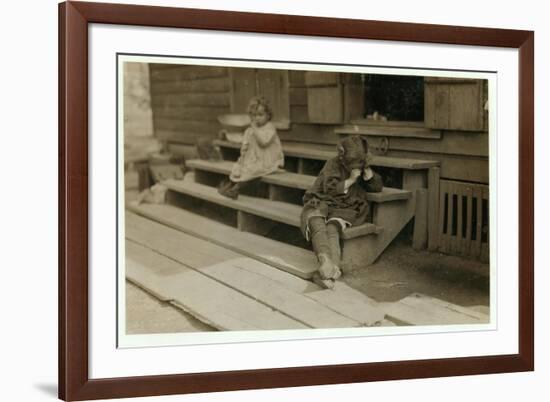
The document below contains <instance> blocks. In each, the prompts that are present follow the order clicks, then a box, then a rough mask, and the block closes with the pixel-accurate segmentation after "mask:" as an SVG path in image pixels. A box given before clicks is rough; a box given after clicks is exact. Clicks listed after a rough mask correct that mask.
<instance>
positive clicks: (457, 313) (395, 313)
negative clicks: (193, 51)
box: [381, 293, 489, 325]
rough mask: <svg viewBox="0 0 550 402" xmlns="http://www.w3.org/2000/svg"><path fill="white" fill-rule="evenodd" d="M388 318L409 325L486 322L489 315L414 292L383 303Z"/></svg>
mask: <svg viewBox="0 0 550 402" xmlns="http://www.w3.org/2000/svg"><path fill="white" fill-rule="evenodd" d="M381 304H382V306H383V307H382V308H383V309H384V311H385V312H386V314H387V316H388V318H389V319H390V320H393V321H395V322H398V323H403V324H409V325H461V324H486V323H488V322H489V316H487V315H485V314H483V313H480V312H478V311H475V310H472V309H469V308H466V307H462V306H458V305H456V304H452V303H448V302H445V301H443V300H439V299H435V298H433V297H429V296H425V295H421V294H418V293H414V294H412V295H410V296H407V297H405V298H403V299H401V300H399V301H397V302H394V303H381Z"/></svg>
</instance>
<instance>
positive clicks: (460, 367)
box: [59, 2, 534, 400]
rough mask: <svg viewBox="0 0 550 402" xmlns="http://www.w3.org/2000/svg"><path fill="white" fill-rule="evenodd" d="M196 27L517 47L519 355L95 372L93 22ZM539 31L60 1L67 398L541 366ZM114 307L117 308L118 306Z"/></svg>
mask: <svg viewBox="0 0 550 402" xmlns="http://www.w3.org/2000/svg"><path fill="white" fill-rule="evenodd" d="M91 23H100V24H120V25H136V26H153V27H172V28H195V29H207V30H225V31H242V32H259V33H275V34H290V35H309V36H323V37H340V38H356V39H375V40H392V41H406V42H420V43H443V44H458V45H473V46H491V47H506V48H514V49H518V50H519V82H518V85H519V100H518V109H519V127H518V131H519V229H520V235H519V261H518V269H519V287H518V292H519V334H518V335H519V353H518V354H513V355H498V356H481V357H479V356H478V357H464V358H448V359H430V360H415V361H400V362H377V363H364V364H346V365H327V366H309V367H293V368H277V369H260V370H244V371H231V372H214V373H195V374H174V375H162V376H145V377H129V378H106V379H90V378H89V375H88V357H89V356H88V347H89V345H88V309H89V303H88V257H89V256H88V212H89V210H88V207H89V201H88V177H89V176H88V25H89V24H91ZM533 159H534V33H533V32H531V31H518V30H507V29H506V30H504V29H488V28H470V27H457V26H442V25H425V24H410V23H395V22H381V21H361V20H343V19H332V18H318V17H304V16H289V15H276V14H256V13H241V12H226V11H211V10H196V9H183V8H167V7H152V6H134V5H120V4H101V3H81V2H66V3H62V4H60V5H59V397H60V398H62V399H64V400H84V399H99V398H120V397H139V396H149V395H168V394H178V393H197V392H213V391H229V390H243V389H254V388H276V387H293V386H305V385H321V384H337V383H353V382H365V381H381V380H393V379H411V378H427V377H444V376H457V375H472V374H485V373H504V372H517V371H532V370H533V369H534V295H533V292H534V272H533V261H534V248H533V247H534V246H533V245H534V198H533V197H534V161H533ZM113 308H114V306H113Z"/></svg>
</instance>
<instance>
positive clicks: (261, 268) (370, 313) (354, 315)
mask: <svg viewBox="0 0 550 402" xmlns="http://www.w3.org/2000/svg"><path fill="white" fill-rule="evenodd" d="M239 266H240V267H241V268H242V269H246V270H249V271H251V272H254V273H256V274H259V275H263V276H265V277H268V278H270V279H271V280H274V281H276V282H278V283H280V284H281V285H283V286H285V287H287V288H289V289H291V290H293V291H295V292H298V293H300V294H302V295H304V296H306V297H308V298H310V299H312V300H315V301H316V302H318V303H320V304H322V305H324V306H326V307H328V308H330V309H331V310H334V311H336V312H338V313H340V314H342V315H345V316H346V317H349V318H351V319H353V320H356V321H359V322H361V323H363V324H364V325H367V326H372V325H379V324H380V323H382V321H383V319H384V316H385V314H384V312H383V310H382V309H380V308H379V306H378V303H377V302H376V301H374V300H373V299H371V298H370V297H368V296H366V295H365V294H363V293H361V292H360V291H358V290H355V289H353V288H351V287H350V286H349V285H347V284H346V283H344V282H342V281H337V282H336V283H335V286H334V289H333V290H331V291H327V290H326V289H322V288H320V287H319V286H317V285H316V284H314V283H313V282H309V281H303V280H296V278H295V277H293V276H292V275H290V274H288V273H286V272H283V271H279V270H275V269H270V267H268V266H266V265H259V264H254V263H253V262H252V261H251V260H242V261H239Z"/></svg>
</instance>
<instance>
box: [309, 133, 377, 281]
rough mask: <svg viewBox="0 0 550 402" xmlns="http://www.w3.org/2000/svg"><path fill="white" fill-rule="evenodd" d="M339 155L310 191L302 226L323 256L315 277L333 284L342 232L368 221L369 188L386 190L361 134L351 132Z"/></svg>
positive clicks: (344, 140) (320, 255)
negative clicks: (351, 134)
mask: <svg viewBox="0 0 550 402" xmlns="http://www.w3.org/2000/svg"><path fill="white" fill-rule="evenodd" d="M337 149H338V155H337V156H335V157H334V158H332V159H330V160H328V161H327V162H326V164H325V166H324V167H323V169H322V170H321V172H320V173H319V176H318V177H317V179H316V180H315V182H314V184H313V186H312V187H311V188H310V189H309V190H308V191H306V193H305V195H304V198H303V202H304V208H303V210H302V214H301V230H302V233H303V235H304V236H305V238H306V240H308V241H311V244H312V246H313V250H314V252H315V254H316V256H317V259H318V260H319V270H318V271H317V272H316V273H315V274H314V276H313V280H314V282H315V283H317V284H318V285H320V286H322V287H325V288H329V289H331V288H333V287H334V281H335V280H336V279H338V278H339V277H340V276H341V275H342V272H341V270H340V259H341V254H342V252H341V248H340V233H341V232H342V231H343V230H345V228H346V227H350V226H356V225H360V224H362V223H364V222H365V221H366V219H367V214H368V212H369V205H368V203H367V197H366V194H367V192H378V191H382V187H383V183H382V178H381V177H380V175H378V174H377V173H375V172H374V171H373V170H372V169H371V168H370V166H369V164H368V145H367V141H366V139H364V138H362V137H360V136H357V135H356V136H350V137H346V138H345V139H343V140H342V141H341V142H340V144H338V147H337Z"/></svg>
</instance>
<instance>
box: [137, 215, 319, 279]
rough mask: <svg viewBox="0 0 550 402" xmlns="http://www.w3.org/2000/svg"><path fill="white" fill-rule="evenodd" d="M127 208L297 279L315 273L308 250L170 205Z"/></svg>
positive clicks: (313, 259) (313, 260)
mask: <svg viewBox="0 0 550 402" xmlns="http://www.w3.org/2000/svg"><path fill="white" fill-rule="evenodd" d="M127 209H128V210H130V211H132V212H135V213H136V214H138V215H141V216H145V217H147V218H149V219H152V220H154V221H157V222H159V223H162V224H164V225H167V226H169V227H172V228H174V229H177V230H180V231H182V232H185V233H187V234H190V235H193V236H196V237H199V238H201V239H204V240H208V241H210V242H212V243H214V244H217V245H220V246H223V247H226V248H228V249H230V250H232V251H235V252H237V253H240V254H243V255H246V256H248V257H251V258H254V259H256V260H258V261H261V262H264V263H266V264H269V265H272V266H275V267H277V268H279V269H282V270H283V271H287V272H290V273H291V274H293V275H297V276H299V277H301V278H305V279H308V278H311V276H312V275H313V273H314V272H315V271H316V270H317V259H316V258H315V256H314V255H313V253H312V252H311V251H308V250H304V249H302V248H299V247H295V246H291V245H289V244H286V243H281V242H277V241H275V240H270V239H267V238H265V237H262V236H258V235H255V234H253V233H247V232H240V231H238V230H235V229H234V228H232V227H231V226H227V225H224V224H222V223H218V222H216V221H213V220H210V219H207V218H204V217H202V216H199V215H197V214H194V213H192V212H189V211H186V210H184V209H181V208H177V207H174V206H172V205H158V204H141V205H139V206H138V205H128V206H127Z"/></svg>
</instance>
